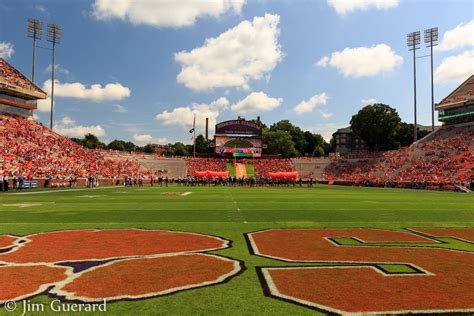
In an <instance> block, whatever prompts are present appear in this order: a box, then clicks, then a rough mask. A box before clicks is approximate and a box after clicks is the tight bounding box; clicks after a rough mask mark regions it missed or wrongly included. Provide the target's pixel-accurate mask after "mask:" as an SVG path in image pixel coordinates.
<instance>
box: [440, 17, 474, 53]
mask: <svg viewBox="0 0 474 316" xmlns="http://www.w3.org/2000/svg"><path fill="white" fill-rule="evenodd" d="M466 46H474V20H471V21H470V22H468V23H461V24H459V25H458V26H456V27H455V28H454V29H452V30H449V31H446V32H445V33H444V35H443V39H442V41H441V44H440V45H439V46H436V47H435V50H440V51H446V50H453V49H458V48H463V47H466Z"/></svg>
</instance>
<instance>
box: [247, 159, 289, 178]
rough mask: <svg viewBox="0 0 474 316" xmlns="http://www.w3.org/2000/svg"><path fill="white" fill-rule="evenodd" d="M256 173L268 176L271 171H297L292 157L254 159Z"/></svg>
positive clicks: (260, 175)
mask: <svg viewBox="0 0 474 316" xmlns="http://www.w3.org/2000/svg"><path fill="white" fill-rule="evenodd" d="M254 167H255V173H256V174H257V176H259V177H266V176H267V175H268V173H269V172H293V171H296V170H295V167H294V166H293V164H292V162H291V160H290V159H259V160H255V161H254Z"/></svg>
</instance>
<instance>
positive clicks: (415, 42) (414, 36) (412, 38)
mask: <svg viewBox="0 0 474 316" xmlns="http://www.w3.org/2000/svg"><path fill="white" fill-rule="evenodd" d="M407 46H408V50H409V51H413V107H414V113H415V114H414V116H415V124H414V141H415V142H416V141H417V139H418V135H417V134H418V130H417V121H416V50H417V49H420V31H416V32H412V33H408V34H407Z"/></svg>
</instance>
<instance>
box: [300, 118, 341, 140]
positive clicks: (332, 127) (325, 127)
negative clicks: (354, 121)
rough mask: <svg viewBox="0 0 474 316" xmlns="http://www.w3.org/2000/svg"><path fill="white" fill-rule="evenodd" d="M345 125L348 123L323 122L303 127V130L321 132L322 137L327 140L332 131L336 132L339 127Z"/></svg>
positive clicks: (329, 138)
mask: <svg viewBox="0 0 474 316" xmlns="http://www.w3.org/2000/svg"><path fill="white" fill-rule="evenodd" d="M347 125H348V124H343V123H324V124H317V125H315V126H311V127H305V128H303V130H309V131H311V132H312V133H317V134H321V136H323V138H324V139H325V140H326V141H327V142H329V141H330V140H331V137H332V134H333V133H334V132H336V131H337V130H338V129H339V128H343V127H346V126H347Z"/></svg>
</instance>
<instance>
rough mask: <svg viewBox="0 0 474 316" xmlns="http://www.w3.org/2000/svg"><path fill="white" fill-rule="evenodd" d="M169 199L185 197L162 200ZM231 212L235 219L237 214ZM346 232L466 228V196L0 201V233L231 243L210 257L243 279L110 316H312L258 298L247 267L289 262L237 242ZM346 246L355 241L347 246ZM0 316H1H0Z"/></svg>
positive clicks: (209, 190) (126, 194) (345, 191)
mask: <svg viewBox="0 0 474 316" xmlns="http://www.w3.org/2000/svg"><path fill="white" fill-rule="evenodd" d="M175 191H178V192H192V194H190V195H187V196H169V195H163V194H162V193H164V192H175ZM37 192H39V191H37ZM238 209H240V211H238V212H239V213H240V214H239V216H235V213H236V211H237V210H238ZM349 227H373V228H386V229H401V228H404V227H409V228H416V227H474V195H468V194H457V193H451V192H434V191H415V190H398V189H380V188H351V187H338V186H315V187H313V188H306V187H304V188H229V187H177V186H170V187H168V188H166V187H156V186H155V187H149V186H145V187H143V188H123V187H112V188H110V187H109V188H97V189H92V190H72V191H67V192H57V193H39V194H26V195H24V194H21V195H20V194H9V195H0V233H1V234H28V233H34V232H44V231H54V230H63V229H82V228H146V229H172V230H180V231H193V232H200V233H208V234H211V235H217V236H221V237H224V238H226V239H229V240H232V241H233V246H232V247H231V248H229V249H224V250H220V251H215V252H214V253H216V254H221V255H224V256H228V257H232V258H236V259H239V260H242V261H244V262H245V265H246V267H247V270H246V271H245V272H244V273H243V274H241V275H239V276H237V277H235V278H233V279H232V280H231V281H230V282H228V283H225V284H221V285H217V286H211V287H207V288H201V289H193V290H190V291H184V292H181V293H177V294H174V295H169V296H164V297H158V298H151V299H146V300H138V301H123V302H116V303H111V304H109V305H108V306H107V308H108V314H117V315H118V314H121V315H123V314H130V313H138V314H140V315H145V314H177V313H178V314H220V315H222V314H257V313H258V314H279V315H284V314H285V315H286V314H302V315H303V314H310V313H311V314H312V313H314V311H312V310H310V309H306V308H303V307H300V306H297V305H294V304H290V303H286V302H282V301H279V300H276V299H272V298H267V297H265V296H264V295H263V293H262V288H261V286H260V283H259V280H258V278H257V274H256V272H255V267H256V266H291V265H292V264H290V263H283V262H279V261H274V260H270V259H265V258H261V257H256V256H251V255H250V254H249V251H248V248H247V245H246V242H245V240H244V237H243V234H244V233H246V232H251V231H256V230H261V229H265V228H349ZM439 240H443V241H445V242H447V243H448V247H451V248H455V249H464V250H470V251H474V246H473V245H472V244H467V243H462V242H459V241H458V240H451V239H449V238H439ZM344 242H345V243H347V244H351V243H353V241H351V240H345V241H344ZM449 245H451V246H449ZM443 247H445V246H443ZM296 265H301V264H296ZM311 265H314V264H311ZM384 268H385V269H386V270H390V271H395V272H396V271H401V272H403V271H405V270H406V267H405V266H400V265H395V266H392V267H387V265H384ZM51 300H52V299H51V298H49V297H47V296H44V295H43V296H38V297H35V298H33V299H31V301H32V302H34V303H48V302H49V301H51ZM3 312H4V310H2V309H0V313H3ZM5 313H6V312H5ZM52 314H53V313H52ZM9 315H12V314H11V313H9ZM89 315H90V313H89Z"/></svg>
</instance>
